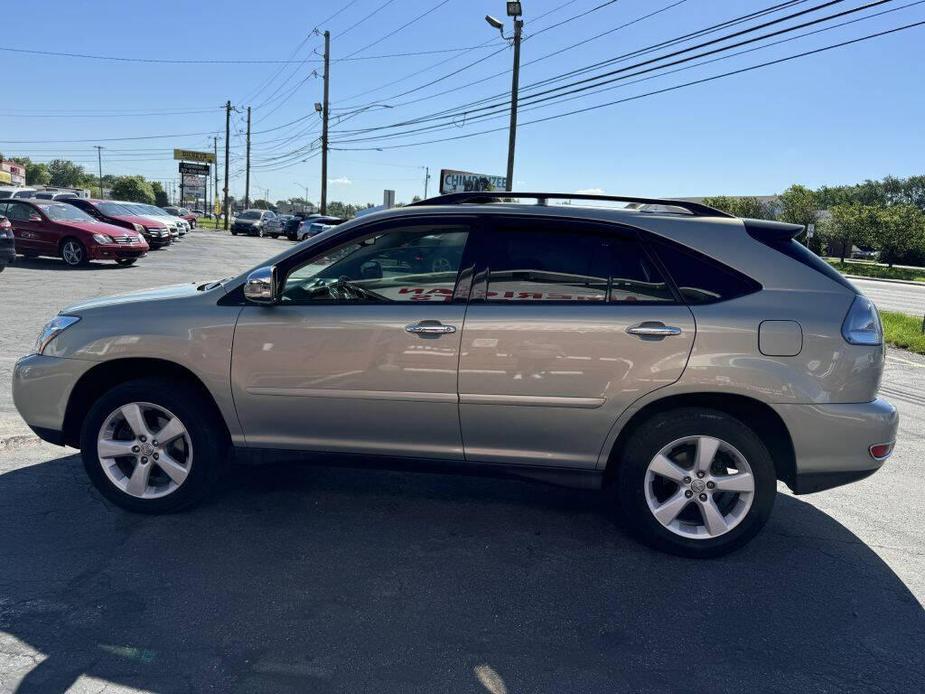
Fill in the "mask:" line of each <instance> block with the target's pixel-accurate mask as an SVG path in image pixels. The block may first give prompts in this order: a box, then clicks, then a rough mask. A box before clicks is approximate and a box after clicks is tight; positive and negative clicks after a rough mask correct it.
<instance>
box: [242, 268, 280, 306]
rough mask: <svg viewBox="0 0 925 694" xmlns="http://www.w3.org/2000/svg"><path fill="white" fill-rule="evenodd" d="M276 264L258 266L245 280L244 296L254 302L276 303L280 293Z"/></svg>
mask: <svg viewBox="0 0 925 694" xmlns="http://www.w3.org/2000/svg"><path fill="white" fill-rule="evenodd" d="M276 278H277V274H276V266H275V265H272V266H268V267H262V268H258V269H257V270H254V271H253V272H252V273H251V274H249V275H248V276H247V281H246V282H244V298H245V299H247V300H248V301H250V302H251V303H252V304H263V305H266V304H275V303H276V301H277V299H278V298H279V297H278V294H279V290H278V283H277V279H276Z"/></svg>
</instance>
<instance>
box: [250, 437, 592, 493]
mask: <svg viewBox="0 0 925 694" xmlns="http://www.w3.org/2000/svg"><path fill="white" fill-rule="evenodd" d="M234 460H235V462H236V463H239V464H243V465H265V464H269V463H299V464H305V465H319V466H328V467H349V468H372V469H377V470H398V471H404V472H429V473H439V474H450V475H473V476H479V477H503V478H509V479H510V478H513V479H527V480H534V481H537V482H545V483H547V484H552V485H556V486H559V487H571V488H573V489H601V487H602V486H603V481H604V476H603V474H602V473H601V472H600V471H599V470H584V469H578V468H555V467H544V466H540V465H537V466H532V465H503V464H493V463H470V462H466V461H464V460H460V461H456V460H442V459H434V458H400V457H396V456H386V455H367V454H354V453H326V452H320V451H296V450H288V449H276V448H245V447H243V446H236V447H235V448H234Z"/></svg>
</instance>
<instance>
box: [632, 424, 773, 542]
mask: <svg viewBox="0 0 925 694" xmlns="http://www.w3.org/2000/svg"><path fill="white" fill-rule="evenodd" d="M618 465H619V467H618V469H617V482H618V486H617V491H618V495H619V501H620V508H621V511H622V513H623V515H624V517H625V518H626V521H627V523H628V525H629V526H630V528H631V529H632V530H633V531H634V532H635V533H636V535H638V536H639V538H640V539H642V540H643V541H644V542H646V543H647V544H649V545H650V546H652V547H655V548H656V549H660V550H663V551H666V552H671V553H673V554H679V555H682V556H687V557H715V556H720V555H723V554H727V553H728V552H731V551H733V550H736V549H738V548H739V547H742V546H743V545H744V544H746V543H747V542H748V541H749V540H750V539H751V538H752V537H754V536H755V534H757V533H758V531H759V530H761V528H762V527H763V526H764V524H765V522H766V521H767V519H768V517H769V516H770V514H771V509H772V507H773V505H774V497H775V495H776V493H777V491H776V475H775V471H774V463H773V461H772V460H771V456H770V454H769V453H768V449H767V447H766V446H765V445H764V443H762V441H761V439H760V438H758V436H757V435H756V434H755V432H754V431H752V430H751V429H750V428H749V427H748V426H746V425H745V424H743V423H742V422H741V421H739V420H738V419H735V418H734V417H731V416H729V415H727V414H725V413H723V412H719V411H717V410H708V409H679V410H673V411H671V412H665V413H662V414H658V415H655V416H654V417H652V418H651V419H649V420H648V421H646V422H644V423H643V424H642V425H640V427H639V428H638V429H636V431H635V432H634V433H633V434H632V436H631V438H630V440H629V441H628V442H627V445H626V447H625V448H624V454H623V459H622V460H621V461H619V462H618Z"/></svg>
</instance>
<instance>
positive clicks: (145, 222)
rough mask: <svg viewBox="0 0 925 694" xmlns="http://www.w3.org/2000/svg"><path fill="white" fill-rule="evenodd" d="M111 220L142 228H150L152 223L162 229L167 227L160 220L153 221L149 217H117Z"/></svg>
mask: <svg viewBox="0 0 925 694" xmlns="http://www.w3.org/2000/svg"><path fill="white" fill-rule="evenodd" d="M113 219H121V220H122V221H123V222H131V223H132V224H141V225H142V226H151V224H152V223H156V224H160V225H161V226H162V227H164V228H166V227H167V225H166V224H164V223H163V222H161V221H160V220H155V219H153V218H151V217H140V216H138V215H122V214H120V215H119V216H118V217H113Z"/></svg>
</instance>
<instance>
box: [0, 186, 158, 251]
mask: <svg viewBox="0 0 925 694" xmlns="http://www.w3.org/2000/svg"><path fill="white" fill-rule="evenodd" d="M0 215H3V216H5V217H6V218H7V219H9V221H10V223H11V224H12V226H13V235H14V236H15V237H16V252H17V253H22V254H23V255H24V256H26V257H33V258H34V257H36V256H40V255H46V256H55V257H59V258H61V259H62V260H63V261H64V262H65V264H66V265H69V266H71V267H77V266H80V265H86V264H87V263H89V262H90V261H91V260H114V261H116V263H118V264H119V265H132V264H133V263H134V262H135V261H136V260H138V259H139V258H141V257H142V256H144V255H145V254H146V253H147V252H148V243H147V242H146V241H145V240H144V237H143V236H142V235H141V234H139V233H138V232H137V231H134V230H129V229H124V228H122V227H119V226H114V225H112V224H107V223H105V222H101V221H99V220H97V219H94V218H93V217H91V216H90V215H88V214H87V213H86V212H84V211H82V210H79V209H78V208H76V207H74V206H73V205H70V204H68V203H67V202H65V201H63V200H30V199H8V200H0Z"/></svg>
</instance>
